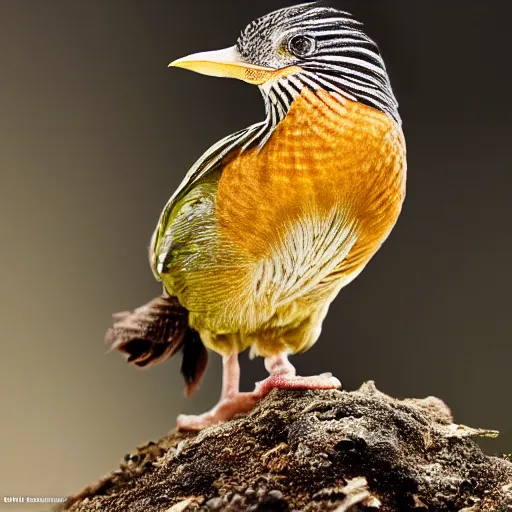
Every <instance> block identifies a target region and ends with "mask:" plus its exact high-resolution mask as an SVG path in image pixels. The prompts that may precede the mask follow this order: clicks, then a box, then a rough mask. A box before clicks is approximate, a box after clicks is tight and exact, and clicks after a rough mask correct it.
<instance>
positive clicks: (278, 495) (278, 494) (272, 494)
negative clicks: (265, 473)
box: [268, 490, 283, 500]
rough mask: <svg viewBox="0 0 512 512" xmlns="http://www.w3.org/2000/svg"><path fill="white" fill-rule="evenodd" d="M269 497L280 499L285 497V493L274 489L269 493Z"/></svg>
mask: <svg viewBox="0 0 512 512" xmlns="http://www.w3.org/2000/svg"><path fill="white" fill-rule="evenodd" d="M268 495H269V497H271V498H274V499H275V500H280V499H282V498H283V493H282V492H281V491H278V490H273V491H270V492H269V493H268Z"/></svg>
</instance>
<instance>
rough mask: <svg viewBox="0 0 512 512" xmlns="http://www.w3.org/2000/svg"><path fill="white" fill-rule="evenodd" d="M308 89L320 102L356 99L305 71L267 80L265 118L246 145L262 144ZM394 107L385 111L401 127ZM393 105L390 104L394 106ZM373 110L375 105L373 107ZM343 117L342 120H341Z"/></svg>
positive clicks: (263, 94) (264, 97)
mask: <svg viewBox="0 0 512 512" xmlns="http://www.w3.org/2000/svg"><path fill="white" fill-rule="evenodd" d="M305 90H307V91H308V95H309V96H310V97H311V96H314V97H315V101H317V100H318V102H319V104H325V102H326V97H331V98H332V97H334V98H337V101H342V102H343V101H348V102H352V101H356V102H357V99H355V98H353V97H352V96H351V95H350V94H348V93H346V92H345V91H342V90H340V89H338V88H330V87H329V86H328V84H325V87H319V86H318V84H315V83H314V82H313V81H312V80H310V79H309V78H308V76H306V74H302V73H301V74H299V75H290V76H288V77H285V78H283V79H280V80H275V81H272V82H267V83H265V84H263V85H262V86H260V91H261V93H262V96H263V99H264V102H265V112H266V119H265V121H264V122H263V123H261V124H260V125H259V129H258V130H257V132H256V133H255V134H254V135H253V137H251V140H250V141H249V143H247V142H246V144H245V148H247V147H249V146H251V147H254V146H259V147H260V148H262V147H263V146H264V145H265V144H266V143H267V142H268V140H269V139H270V137H271V136H272V134H273V133H274V131H275V129H276V127H277V126H278V125H279V124H280V123H281V122H282V121H283V120H284V119H285V117H286V116H287V115H288V113H289V111H290V109H291V108H292V105H293V104H294V102H295V101H296V100H297V98H299V97H301V96H302V97H303V96H304V94H303V93H304V91H305ZM391 106H393V109H392V110H390V111H389V112H384V113H385V114H387V115H388V116H389V117H390V118H391V119H390V120H391V121H392V123H393V124H396V125H397V127H398V128H399V129H400V126H401V121H400V116H399V114H398V111H397V110H396V104H393V105H391ZM391 106H390V108H391ZM370 110H372V109H370ZM342 121H343V120H342V118H340V122H342Z"/></svg>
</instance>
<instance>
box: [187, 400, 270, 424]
mask: <svg viewBox="0 0 512 512" xmlns="http://www.w3.org/2000/svg"><path fill="white" fill-rule="evenodd" d="M260 398H261V396H260V395H258V394H256V393H237V394H235V395H233V396H232V397H229V398H223V399H222V400H221V401H220V402H219V403H218V404H217V405H216V406H215V407H214V408H213V409H212V410H211V411H208V412H205V413H204V414H200V415H198V416H187V415H184V414H180V415H179V416H178V421H177V425H178V430H202V429H203V428H206V427H211V426H212V425H218V424H219V423H224V422H225V421H228V420H230V419H232V418H233V417H234V416H236V415H237V414H242V413H247V412H249V411H250V410H251V409H252V408H253V407H254V406H255V405H256V403H257V402H258V400H259V399H260Z"/></svg>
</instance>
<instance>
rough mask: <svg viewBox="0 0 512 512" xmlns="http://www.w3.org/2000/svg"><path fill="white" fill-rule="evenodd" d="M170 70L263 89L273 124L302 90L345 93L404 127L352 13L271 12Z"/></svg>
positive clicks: (373, 50) (377, 58) (310, 6)
mask: <svg viewBox="0 0 512 512" xmlns="http://www.w3.org/2000/svg"><path fill="white" fill-rule="evenodd" d="M171 65H173V66H178V67H184V68H187V69H191V70H194V71H198V72H200V73H204V74H208V75H213V76H224V77H233V78H239V79H242V80H245V81H247V82H249V83H253V84H256V85H259V86H260V89H261V91H262V93H263V97H264V99H265V103H266V107H267V115H268V117H269V118H270V119H271V120H272V121H273V122H274V123H277V122H278V121H279V120H280V119H282V118H283V117H284V116H285V115H286V113H287V111H288V109H289V108H290V104H291V103H292V102H293V100H294V99H295V98H296V97H297V96H298V95H299V94H300V91H301V90H302V89H303V88H304V87H308V88H310V89H311V90H313V91H315V90H317V89H323V90H325V91H328V92H331V93H336V94H340V95H341V96H343V97H344V98H347V99H349V100H352V101H358V102H360V103H362V104H364V105H367V106H369V107H372V108H375V109H377V110H379V111H381V112H385V113H386V114H388V115H389V116H390V117H391V118H393V119H394V120H395V121H396V122H397V123H398V124H400V123H401V120H400V116H399V114H398V103H397V101H396V99H395V96H394V94H393V90H392V88H391V84H390V81H389V76H388V73H387V70H386V66H385V64H384V61H383V59H382V57H381V54H380V51H379V48H378V46H377V44H376V43H375V42H374V41H373V40H372V39H371V38H370V37H369V36H368V35H367V34H366V33H365V32H364V30H363V25H362V23H360V22H359V21H357V20H356V19H355V18H354V17H353V16H352V15H351V14H349V13H347V12H344V11H340V10H338V9H335V8H333V7H325V6H322V5H320V4H318V3H317V2H313V3H306V4H300V5H297V6H294V7H287V8H284V9H280V10H278V11H275V12H272V13H270V14H267V15H265V16H263V17H261V18H259V19H257V20H255V21H253V22H252V23H250V24H249V25H248V26H247V27H246V28H245V29H244V30H243V31H242V32H241V34H240V36H239V38H238V40H237V42H236V45H234V46H233V47H230V48H227V49H225V50H220V51H214V52H203V53H198V54H194V55H191V56H188V57H185V58H183V59H178V60H177V61H174V62H173V63H171Z"/></svg>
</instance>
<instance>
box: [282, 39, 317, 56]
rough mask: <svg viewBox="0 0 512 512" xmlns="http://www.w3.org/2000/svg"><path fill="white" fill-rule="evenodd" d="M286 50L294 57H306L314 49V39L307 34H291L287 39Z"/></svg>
mask: <svg viewBox="0 0 512 512" xmlns="http://www.w3.org/2000/svg"><path fill="white" fill-rule="evenodd" d="M288 50H289V51H290V53H293V55H295V56H296V57H306V56H307V55H311V54H312V53H313V52H314V51H315V50H316V41H315V40H314V39H313V38H312V37H308V36H293V37H291V38H290V39H289V40H288Z"/></svg>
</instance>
